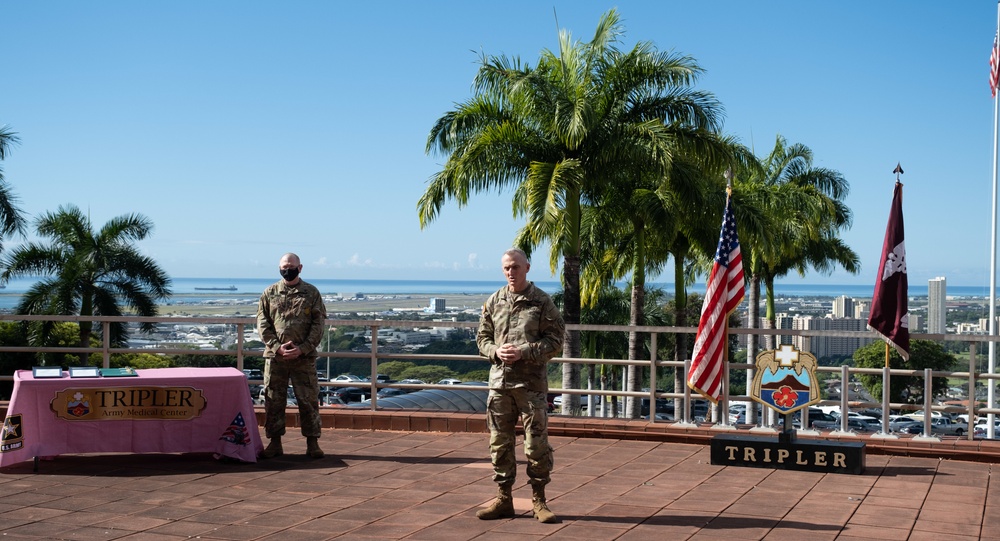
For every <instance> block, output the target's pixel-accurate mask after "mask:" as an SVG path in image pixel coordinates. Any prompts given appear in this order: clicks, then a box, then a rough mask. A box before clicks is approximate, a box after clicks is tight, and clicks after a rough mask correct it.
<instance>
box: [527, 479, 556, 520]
mask: <svg viewBox="0 0 1000 541" xmlns="http://www.w3.org/2000/svg"><path fill="white" fill-rule="evenodd" d="M531 507H532V513H534V515H535V518H537V519H538V522H544V523H546V524H552V523H553V522H556V521H557V519H556V515H555V513H553V512H552V511H549V506H548V505H546V504H545V486H544V485H531Z"/></svg>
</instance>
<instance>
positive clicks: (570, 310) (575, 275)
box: [562, 255, 580, 415]
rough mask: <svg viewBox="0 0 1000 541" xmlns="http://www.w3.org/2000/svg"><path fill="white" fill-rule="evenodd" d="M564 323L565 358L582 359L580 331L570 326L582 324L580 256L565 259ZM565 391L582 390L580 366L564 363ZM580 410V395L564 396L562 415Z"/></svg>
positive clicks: (570, 256)
mask: <svg viewBox="0 0 1000 541" xmlns="http://www.w3.org/2000/svg"><path fill="white" fill-rule="evenodd" d="M563 321H564V322H565V323H566V325H567V329H566V333H565V334H564V335H563V358H566V359H578V358H580V331H579V330H576V329H572V330H571V329H569V328H568V326H569V325H576V324H578V323H580V256H579V255H567V256H566V257H565V258H563ZM562 386H563V389H579V388H580V365H579V364H576V363H568V362H567V363H563V381H562ZM579 409H580V395H575V394H574V395H563V404H562V413H563V415H571V414H572V413H573V412H574V411H578V410H579Z"/></svg>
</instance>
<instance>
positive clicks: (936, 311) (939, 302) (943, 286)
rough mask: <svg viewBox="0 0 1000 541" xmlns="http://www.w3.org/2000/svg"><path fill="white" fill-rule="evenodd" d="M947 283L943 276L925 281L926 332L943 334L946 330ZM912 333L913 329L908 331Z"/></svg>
mask: <svg viewBox="0 0 1000 541" xmlns="http://www.w3.org/2000/svg"><path fill="white" fill-rule="evenodd" d="M947 300H948V294H947V283H946V281H945V278H944V276H938V277H937V278H931V279H930V280H928V281H927V332H928V333H929V334H944V333H945V331H946V330H947V328H946V327H947V323H946V322H947V320H946V315H947V311H948V307H947ZM910 330H911V331H913V329H910Z"/></svg>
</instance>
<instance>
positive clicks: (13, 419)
mask: <svg viewBox="0 0 1000 541" xmlns="http://www.w3.org/2000/svg"><path fill="white" fill-rule="evenodd" d="M136 372H137V373H138V375H137V376H135V377H100V378H70V377H69V376H68V374H66V373H65V372H63V377H62V378H37V379H36V378H35V377H33V375H32V373H31V372H30V371H27V370H19V371H17V372H16V373H15V374H14V393H13V394H12V395H11V399H10V406H9V407H8V409H7V417H6V419H4V424H3V429H2V433H0V436H2V438H0V467H2V466H6V465H9V464H14V463H17V462H22V461H25V460H32V459H33V458H34V457H48V456H55V455H62V454H70V453H115V452H132V453H213V454H215V455H217V456H225V457H229V458H234V459H238V460H242V461H244V462H256V460H257V455H258V454H259V453H260V451H262V450H263V448H264V446H263V443H262V442H261V439H260V433H259V432H258V430H257V419H256V416H255V415H254V410H253V402H252V400H251V398H250V390H249V388H248V387H247V381H246V378H245V377H244V376H243V373H242V372H240V371H239V370H236V369H235V368H156V369H148V370H137V371H136Z"/></svg>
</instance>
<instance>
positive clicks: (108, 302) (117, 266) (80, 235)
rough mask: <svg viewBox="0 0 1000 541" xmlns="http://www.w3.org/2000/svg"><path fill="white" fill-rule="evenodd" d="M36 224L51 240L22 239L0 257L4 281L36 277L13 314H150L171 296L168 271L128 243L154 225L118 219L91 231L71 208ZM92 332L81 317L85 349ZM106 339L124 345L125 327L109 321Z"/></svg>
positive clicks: (44, 330) (41, 336)
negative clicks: (157, 302)
mask: <svg viewBox="0 0 1000 541" xmlns="http://www.w3.org/2000/svg"><path fill="white" fill-rule="evenodd" d="M36 225H37V231H38V235H39V236H40V237H47V238H50V239H51V240H52V243H51V244H50V245H48V246H44V245H41V244H38V243H28V244H26V245H24V246H20V247H18V248H16V249H15V250H13V251H12V252H11V253H10V254H8V255H7V256H6V257H4V259H3V261H2V262H0V264H2V265H3V268H4V271H3V273H2V274H0V282H2V283H7V282H8V281H10V280H11V279H14V278H20V277H27V276H41V277H42V278H41V279H40V280H39V281H38V282H37V283H35V284H34V285H33V286H32V287H31V288H29V290H28V291H27V293H25V295H24V296H23V297H22V298H21V302H20V303H19V304H18V305H17V308H16V311H17V313H18V314H37V315H80V316H121V315H123V310H122V308H123V306H122V305H124V306H125V307H127V308H128V309H129V310H130V311H131V312H133V313H134V314H136V315H139V316H155V315H156V313H157V308H156V301H159V300H162V299H165V298H167V297H168V296H169V295H170V290H169V285H170V279H169V278H168V277H167V275H166V273H164V272H163V271H162V270H161V269H160V268H159V266H157V264H156V262H155V261H153V260H152V259H151V258H149V257H146V256H144V255H142V254H141V253H139V250H138V249H136V247H135V246H134V245H133V244H132V243H133V242H135V241H139V240H142V239H144V238H146V237H147V236H148V235H149V234H150V233H151V232H152V229H153V223H152V222H150V221H149V220H148V219H147V218H145V217H143V216H141V215H139V214H131V215H125V216H119V217H117V218H113V219H112V220H110V221H108V223H106V224H105V225H104V226H103V227H102V228H101V229H100V230H99V231H96V232H95V231H94V230H93V226H92V225H91V223H90V218H89V217H87V216H85V215H84V214H83V213H82V212H81V211H80V209H79V208H77V207H75V206H73V205H69V206H67V207H59V210H58V211H57V212H54V213H52V212H49V213H46V214H44V215H43V216H41V217H40V218H39V219H38V220H37V224H36ZM50 327H51V324H50V325H49V326H44V325H43V326H40V327H38V328H36V329H35V331H34V332H33V333H32V334H33V339H34V341H35V342H37V343H44V342H45V338H46V336H47V334H48V332H49V330H50ZM140 330H141V331H142V332H152V331H153V330H155V324H153V323H141V324H140ZM92 332H94V331H93V323H92V322H89V321H81V322H80V347H89V346H90V336H91V333H92ZM98 332H99V331H98ZM108 338H109V340H110V342H111V344H112V345H113V346H118V345H122V344H124V343H125V342H126V341H127V340H128V330H127V328H126V326H125V324H124V323H111V324H110V336H109V337H108ZM87 357H88V355H87V354H86V353H81V354H80V361H81V363H82V364H87Z"/></svg>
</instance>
